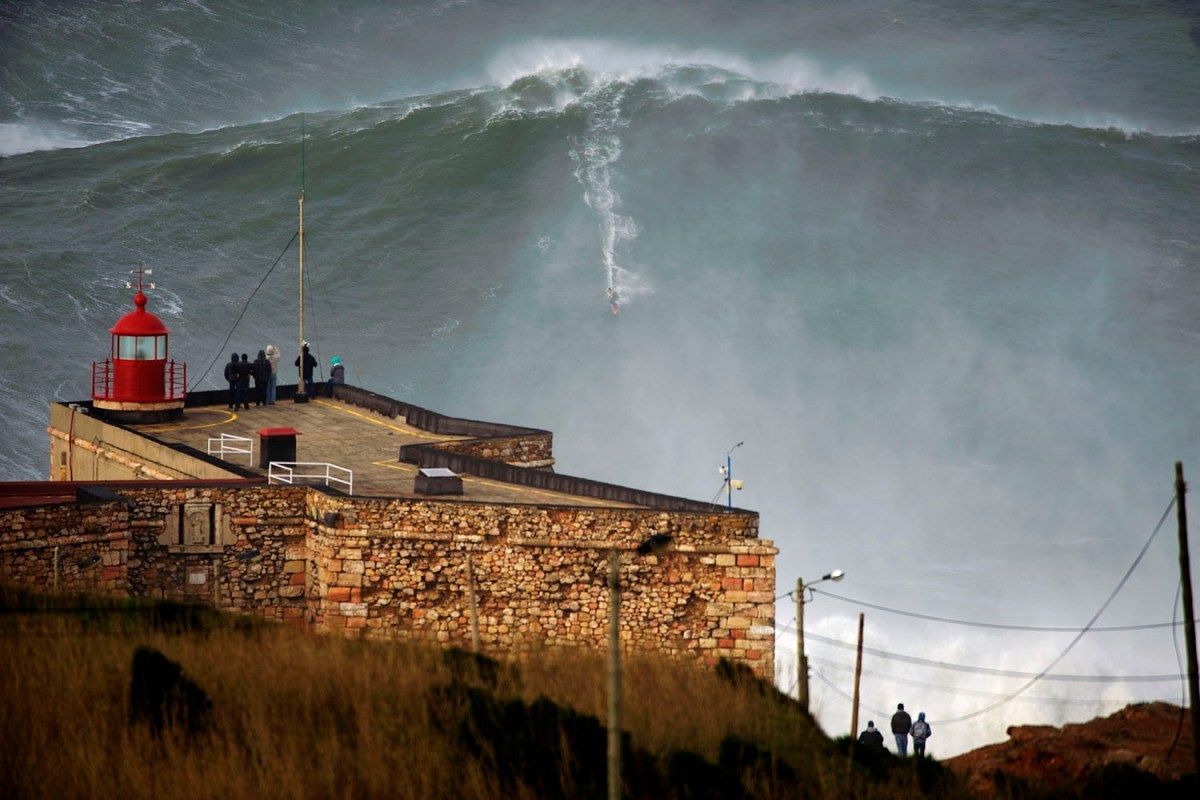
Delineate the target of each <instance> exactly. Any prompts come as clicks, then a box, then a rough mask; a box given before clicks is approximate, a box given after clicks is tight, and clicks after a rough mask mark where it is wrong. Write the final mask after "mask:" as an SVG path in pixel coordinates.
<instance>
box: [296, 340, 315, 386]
mask: <svg viewBox="0 0 1200 800" xmlns="http://www.w3.org/2000/svg"><path fill="white" fill-rule="evenodd" d="M302 358H303V359H304V369H303V371H302V372H301V374H302V375H303V376H304V393H305V394H307V395H308V396H309V397H312V396H313V392H315V391H316V388H317V387H316V386H315V385H314V384H313V370H314V369H316V368H317V359H315V358H313V354H312V353H310V352H308V342H304V344H303V346H302V347H301V349H300V355H298V356H296V366H297V367H298V366H300V359H302Z"/></svg>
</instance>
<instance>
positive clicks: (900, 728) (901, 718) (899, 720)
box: [892, 711, 912, 733]
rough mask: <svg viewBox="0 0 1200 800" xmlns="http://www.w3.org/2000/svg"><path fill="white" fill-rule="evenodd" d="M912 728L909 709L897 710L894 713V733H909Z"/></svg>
mask: <svg viewBox="0 0 1200 800" xmlns="http://www.w3.org/2000/svg"><path fill="white" fill-rule="evenodd" d="M910 730H912V717H910V716H909V715H908V712H907V711H897V712H896V713H895V714H892V733H908V732H909V731H910Z"/></svg>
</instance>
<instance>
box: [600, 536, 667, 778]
mask: <svg viewBox="0 0 1200 800" xmlns="http://www.w3.org/2000/svg"><path fill="white" fill-rule="evenodd" d="M670 541H671V536H670V535H669V534H666V533H655V534H653V535H651V536H649V537H648V538H646V539H645V540H643V541H642V542H641V544H639V545H638V546H637V551H636V552H637V554H638V555H639V556H648V555H653V554H655V553H658V552H659V551H661V550H663V549H664V548H665V547H666V546H667V545H668V544H669V543H670ZM620 628H621V551H620V550H615V549H614V550H610V551H609V553H608V798H609V800H621V632H620Z"/></svg>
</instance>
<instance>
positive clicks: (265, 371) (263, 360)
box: [251, 350, 271, 386]
mask: <svg viewBox="0 0 1200 800" xmlns="http://www.w3.org/2000/svg"><path fill="white" fill-rule="evenodd" d="M251 370H252V373H253V375H254V385H255V386H258V385H259V384H260V383H261V384H265V383H266V382H267V378H269V377H271V362H270V361H268V360H267V354H266V353H264V352H263V351H262V350H259V351H258V358H256V359H254V364H253V366H252V368H251Z"/></svg>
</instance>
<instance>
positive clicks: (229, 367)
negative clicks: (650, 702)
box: [225, 353, 239, 383]
mask: <svg viewBox="0 0 1200 800" xmlns="http://www.w3.org/2000/svg"><path fill="white" fill-rule="evenodd" d="M238 363H239V362H238V356H237V353H234V354H233V358H231V359H229V363H228V364H226V365H225V380H227V381H229V382H230V383H237V379H238Z"/></svg>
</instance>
